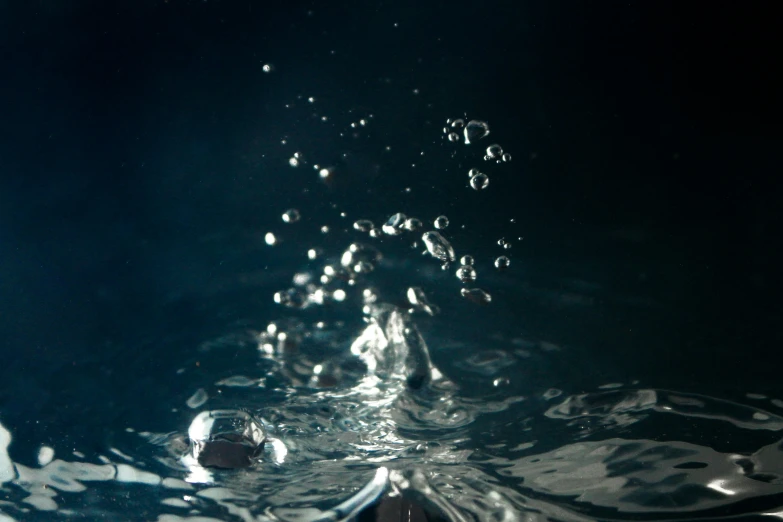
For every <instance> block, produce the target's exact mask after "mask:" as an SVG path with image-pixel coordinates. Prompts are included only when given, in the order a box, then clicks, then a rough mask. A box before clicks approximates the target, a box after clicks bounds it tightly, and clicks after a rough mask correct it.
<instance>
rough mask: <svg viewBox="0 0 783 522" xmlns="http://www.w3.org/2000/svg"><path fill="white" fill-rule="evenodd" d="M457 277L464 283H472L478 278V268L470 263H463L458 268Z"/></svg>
mask: <svg viewBox="0 0 783 522" xmlns="http://www.w3.org/2000/svg"><path fill="white" fill-rule="evenodd" d="M457 278H458V279H459V280H460V281H462V282H463V283H472V282H473V281H475V280H476V269H475V268H473V267H472V266H470V265H462V266H461V267H459V268H458V269H457Z"/></svg>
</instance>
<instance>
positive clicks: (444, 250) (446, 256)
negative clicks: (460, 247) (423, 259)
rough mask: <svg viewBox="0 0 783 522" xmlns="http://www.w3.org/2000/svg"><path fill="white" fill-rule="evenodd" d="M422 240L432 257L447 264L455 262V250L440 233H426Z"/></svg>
mask: <svg viewBox="0 0 783 522" xmlns="http://www.w3.org/2000/svg"><path fill="white" fill-rule="evenodd" d="M421 239H422V241H424V245H425V246H426V247H427V251H428V252H429V253H430V255H432V257H434V258H437V259H440V260H441V261H446V262H449V261H454V249H453V248H452V246H451V243H449V242H448V241H446V238H444V237H443V236H442V235H440V234H439V233H438V232H425V233H424V234H423V235H422V236H421Z"/></svg>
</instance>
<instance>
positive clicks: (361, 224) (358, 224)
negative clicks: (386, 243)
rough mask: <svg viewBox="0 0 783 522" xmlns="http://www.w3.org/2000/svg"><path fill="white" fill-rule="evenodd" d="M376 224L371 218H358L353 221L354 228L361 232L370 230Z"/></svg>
mask: <svg viewBox="0 0 783 522" xmlns="http://www.w3.org/2000/svg"><path fill="white" fill-rule="evenodd" d="M374 226H375V225H373V223H372V221H370V220H369V219H358V220H356V221H355V222H354V223H353V228H354V229H356V230H358V231H359V232H369V231H370V230H372V229H373V227H374Z"/></svg>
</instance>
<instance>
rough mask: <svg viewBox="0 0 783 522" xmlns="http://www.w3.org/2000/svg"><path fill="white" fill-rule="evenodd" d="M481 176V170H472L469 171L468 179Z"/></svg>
mask: <svg viewBox="0 0 783 522" xmlns="http://www.w3.org/2000/svg"><path fill="white" fill-rule="evenodd" d="M479 174H481V171H480V170H479V169H470V170H469V171H468V177H469V178H472V177H474V176H478V175H479Z"/></svg>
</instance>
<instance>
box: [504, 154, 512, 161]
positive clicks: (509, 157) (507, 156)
mask: <svg viewBox="0 0 783 522" xmlns="http://www.w3.org/2000/svg"><path fill="white" fill-rule="evenodd" d="M503 161H505V162H509V161H511V154H509V153H508V152H506V153H505V154H503Z"/></svg>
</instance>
